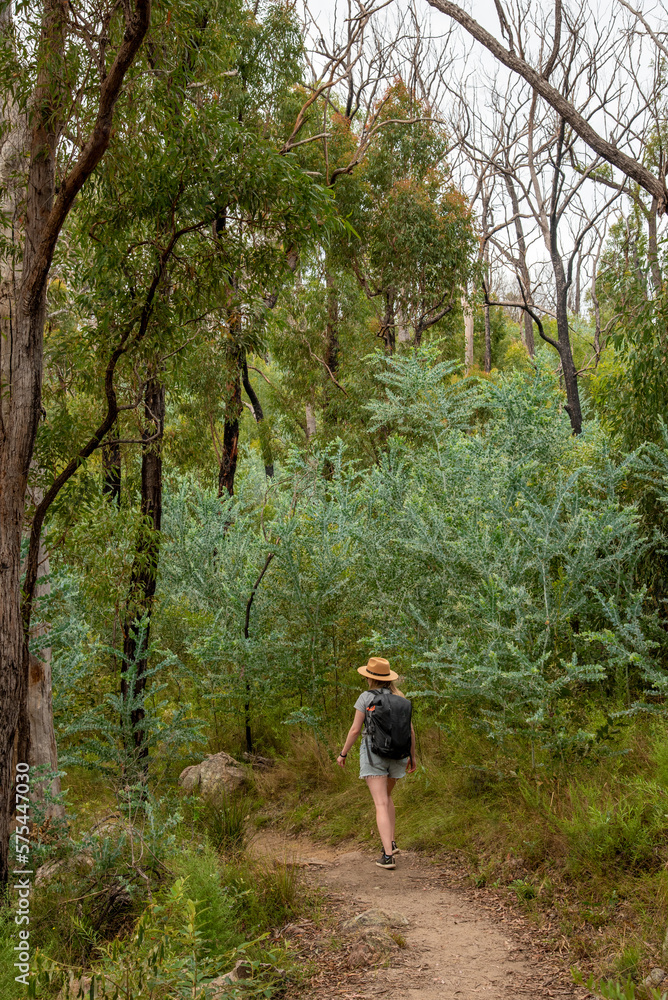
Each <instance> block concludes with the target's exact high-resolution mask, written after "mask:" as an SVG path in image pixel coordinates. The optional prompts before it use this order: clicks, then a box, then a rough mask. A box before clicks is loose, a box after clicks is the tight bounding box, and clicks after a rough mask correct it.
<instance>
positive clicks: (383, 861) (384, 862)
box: [376, 854, 397, 868]
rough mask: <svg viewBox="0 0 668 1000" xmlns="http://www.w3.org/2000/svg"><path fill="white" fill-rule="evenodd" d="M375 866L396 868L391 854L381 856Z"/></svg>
mask: <svg viewBox="0 0 668 1000" xmlns="http://www.w3.org/2000/svg"><path fill="white" fill-rule="evenodd" d="M376 864H377V865H378V867H379V868H396V867H397V863H396V861H395V860H394V858H393V857H392V855H391V854H381V856H380V858H379V859H378V861H376Z"/></svg>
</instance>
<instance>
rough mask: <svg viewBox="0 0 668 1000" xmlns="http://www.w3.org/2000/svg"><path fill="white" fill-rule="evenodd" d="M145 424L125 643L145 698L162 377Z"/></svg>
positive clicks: (139, 752) (139, 761)
mask: <svg viewBox="0 0 668 1000" xmlns="http://www.w3.org/2000/svg"><path fill="white" fill-rule="evenodd" d="M144 417H145V426H144V431H143V434H142V437H143V438H144V442H145V443H144V444H143V445H142V461H141V514H142V524H141V525H140V528H139V534H138V537H137V548H136V552H135V558H134V564H133V567H132V574H131V577H130V591H129V594H128V599H127V602H126V616H125V626H124V639H123V666H122V668H121V671H122V674H125V673H126V672H127V669H128V666H129V664H130V663H134V662H136V663H137V673H136V676H135V682H134V688H133V695H134V697H139V698H142V700H143V693H144V689H145V687H146V665H147V655H146V651H147V648H148V644H149V631H150V615H151V612H152V610H153V598H154V597H155V587H156V580H157V574H158V560H159V556H160V526H161V520H162V438H163V433H164V425H165V387H164V385H163V384H162V383H161V382H160V381H159V379H157V378H155V377H154V378H152V379H150V380H149V381H148V382H147V384H146V390H145V393H144ZM144 616H146V622H147V624H146V630H145V632H144V634H143V636H142V646H141V649H140V648H139V646H138V642H137V640H138V638H139V634H138V630H139V623H140V622H141V620H142V618H144ZM121 694H122V696H123V699H124V700H127V698H128V697H129V685H128V681H127V678H126V677H124V676H121ZM143 719H144V709H143V707H142V705H141V704H139V705H137V706H136V707H134V708H133V710H132V712H131V720H132V725H133V732H132V734H129V733H126V734H125V737H126V747H127V750H128V752H129V753H132V754H133V756H134V758H135V762H136V768H137V774H136V775H134V776H133V777H138V776H140V775H142V776H143V777H145V776H146V774H147V771H148V747H147V746H146V743H145V733H144V730H143V729H142V720H143Z"/></svg>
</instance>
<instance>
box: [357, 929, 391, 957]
mask: <svg viewBox="0 0 668 1000" xmlns="http://www.w3.org/2000/svg"><path fill="white" fill-rule="evenodd" d="M361 937H362V938H363V939H364V941H365V942H366V944H368V945H369V946H370V947H371V948H374V949H375V950H376V951H383V952H385V951H396V949H397V948H398V947H399V945H398V944H397V942H396V941H395V940H394V938H393V937H391V936H390V935H389V934H388V933H387V931H385V930H383V929H382V928H381V927H365V929H364V930H363V932H362V934H361Z"/></svg>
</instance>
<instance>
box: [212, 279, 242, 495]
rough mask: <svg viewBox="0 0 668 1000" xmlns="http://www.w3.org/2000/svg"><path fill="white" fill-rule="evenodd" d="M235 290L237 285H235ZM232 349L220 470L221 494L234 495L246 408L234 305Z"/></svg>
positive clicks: (230, 321)
mask: <svg viewBox="0 0 668 1000" xmlns="http://www.w3.org/2000/svg"><path fill="white" fill-rule="evenodd" d="M234 287H235V289H236V285H235V286H234ZM229 324H230V337H231V339H232V345H233V346H232V348H231V350H230V352H229V358H228V379H227V385H226V386H225V389H226V392H225V426H224V429H223V453H222V455H221V459H220V468H219V470H218V496H219V497H222V496H223V494H224V493H225V492H226V491H227V493H228V495H229V496H234V476H235V474H236V471H237V460H238V457H239V418H240V416H241V413H242V411H243V404H242V402H241V372H242V368H243V355H244V351H243V348H242V347H241V346H240V344H241V333H242V329H241V312H240V311H239V309H238V308H237V307H236V306H235V307H233V308H231V309H230V312H229Z"/></svg>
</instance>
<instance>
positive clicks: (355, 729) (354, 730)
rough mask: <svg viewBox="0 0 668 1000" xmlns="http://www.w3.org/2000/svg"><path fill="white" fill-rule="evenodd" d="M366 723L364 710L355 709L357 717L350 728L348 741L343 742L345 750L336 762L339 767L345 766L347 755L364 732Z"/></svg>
mask: <svg viewBox="0 0 668 1000" xmlns="http://www.w3.org/2000/svg"><path fill="white" fill-rule="evenodd" d="M363 725H364V712H360V711H359V710H358V709H355V718H354V719H353V724H352V726H351V727H350V729H349V730H348V735H347V736H346V742H345V743H344V744H343V750H342V751H341V753H340V754H339V756H338V757H337V758H336V763H337V764H338V765H339V767H344V766H345V763H346V756H347V754H348V751H349V750H350V748H351V746H352V745H353V744H354V743H355V741H356V740H357V737H358V736H359V734H360V733H361V732H362V726H363Z"/></svg>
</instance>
